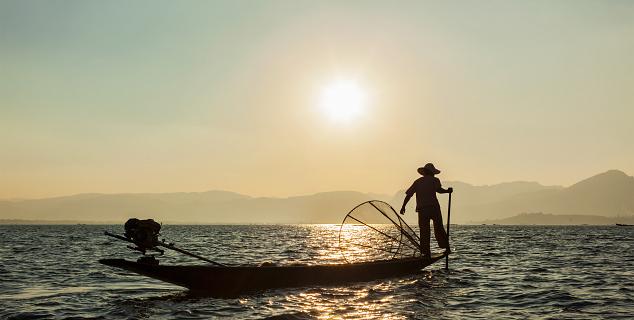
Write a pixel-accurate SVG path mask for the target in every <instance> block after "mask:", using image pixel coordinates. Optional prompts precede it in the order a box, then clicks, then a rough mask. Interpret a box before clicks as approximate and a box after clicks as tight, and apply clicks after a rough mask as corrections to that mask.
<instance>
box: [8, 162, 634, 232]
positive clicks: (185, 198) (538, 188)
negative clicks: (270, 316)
mask: <svg viewBox="0 0 634 320" xmlns="http://www.w3.org/2000/svg"><path fill="white" fill-rule="evenodd" d="M443 184H444V186H446V187H449V186H452V187H454V190H455V193H454V195H453V207H452V222H455V223H468V222H472V223H473V222H478V221H484V220H495V219H505V218H511V217H513V216H516V215H520V214H522V213H527V212H543V213H545V214H555V215H594V216H604V217H617V216H629V215H633V214H634V177H630V176H628V175H626V174H625V173H623V172H621V171H617V170H610V171H607V172H604V173H601V174H598V175H595V176H593V177H590V178H588V179H585V180H583V181H580V182H578V183H576V184H574V185H572V186H570V187H567V188H564V187H559V186H543V185H541V184H539V183H536V182H521V181H518V182H508V183H501V184H496V185H490V186H475V185H471V184H467V183H464V182H458V181H455V182H443ZM403 197H404V191H399V192H397V193H396V194H394V195H391V196H390V195H379V194H371V193H361V192H355V191H333V192H323V193H317V194H312V195H305V196H296V197H288V198H263V197H251V196H248V195H242V194H238V193H234V192H227V191H208V192H177V193H138V194H80V195H73V196H66V197H56V198H48V199H35V200H5V201H0V219H4V220H7V219H19V220H40V221H59V220H66V221H82V222H112V221H121V222H123V221H125V220H126V219H128V218H129V217H139V218H149V217H151V218H154V219H156V220H158V221H171V222H175V223H339V222H341V220H342V218H343V217H344V215H345V214H346V213H348V211H349V210H350V209H352V208H353V207H354V206H356V205H357V204H359V203H361V202H363V201H367V200H372V199H378V200H384V201H388V202H389V203H391V204H392V206H393V207H394V208H395V209H396V210H398V209H399V207H400V204H401V203H402V201H403ZM439 199H440V203H441V206H443V208H444V207H445V206H446V203H447V195H439ZM414 203H415V201H414V200H412V201H411V202H410V205H409V206H408V214H407V219H408V221H410V222H413V223H415V220H416V215H415V214H414V211H413V209H414ZM443 213H445V214H446V208H445V209H443ZM534 218H538V217H534Z"/></svg>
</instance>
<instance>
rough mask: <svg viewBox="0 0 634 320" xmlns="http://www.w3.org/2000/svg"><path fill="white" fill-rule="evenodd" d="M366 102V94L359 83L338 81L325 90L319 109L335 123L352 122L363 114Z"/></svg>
mask: <svg viewBox="0 0 634 320" xmlns="http://www.w3.org/2000/svg"><path fill="white" fill-rule="evenodd" d="M366 100H367V97H366V93H365V91H364V90H363V89H362V88H361V86H359V84H358V83H356V82H355V81H351V80H337V81H334V82H332V83H330V84H328V85H327V86H326V87H325V88H324V89H323V91H322V92H321V96H320V101H319V107H320V108H321V110H322V111H323V112H324V113H325V114H326V115H327V116H328V117H329V118H330V119H332V120H333V121H336V122H350V121H353V120H355V119H357V118H358V117H359V116H361V115H362V114H363V112H364V111H365V108H366V102H367V101H366Z"/></svg>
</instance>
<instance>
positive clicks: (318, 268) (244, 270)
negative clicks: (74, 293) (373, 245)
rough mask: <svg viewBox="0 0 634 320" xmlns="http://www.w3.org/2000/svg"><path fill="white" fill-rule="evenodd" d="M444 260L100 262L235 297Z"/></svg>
mask: <svg viewBox="0 0 634 320" xmlns="http://www.w3.org/2000/svg"><path fill="white" fill-rule="evenodd" d="M443 257H445V255H444V254H435V255H433V256H432V258H431V259H430V260H423V259H420V258H405V259H394V260H382V261H372V262H363V263H349V264H326V265H289V266H261V267H253V266H251V267H250V266H236V267H218V266H211V265H209V266H201V265H198V266H195V265H192V266H183V265H151V264H145V263H139V262H134V261H128V260H124V259H102V260H99V262H100V263H102V264H105V265H108V266H111V267H116V268H121V269H125V270H128V271H131V272H134V273H137V274H140V275H143V276H147V277H150V278H154V279H158V280H161V281H165V282H169V283H172V284H175V285H178V286H182V287H185V288H188V289H190V290H191V291H193V292H199V293H205V294H210V295H217V296H235V295H239V294H242V293H247V292H254V291H261V290H266V289H275V288H288V287H304V286H319V285H335V284H342V283H347V282H355V281H370V280H375V279H382V278H388V277H395V276H401V275H406V274H412V273H415V272H417V271H420V270H421V269H423V268H425V267H427V266H428V265H430V264H432V263H434V262H436V261H438V260H440V259H442V258H443Z"/></svg>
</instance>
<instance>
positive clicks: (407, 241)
mask: <svg viewBox="0 0 634 320" xmlns="http://www.w3.org/2000/svg"><path fill="white" fill-rule="evenodd" d="M381 219H383V220H381ZM370 220H371V221H372V224H370V223H369V221H370ZM448 220H449V219H448ZM366 221H368V222H366ZM160 229H161V225H160V224H158V223H156V222H154V220H151V219H148V220H138V219H130V220H128V222H126V224H125V234H124V235H123V236H122V235H117V234H113V233H110V232H105V234H106V235H107V236H110V237H113V238H116V239H118V240H122V241H125V242H128V243H132V244H133V245H134V246H128V248H130V249H133V250H136V251H140V252H142V253H143V256H142V257H141V258H139V259H138V260H137V261H129V260H125V259H101V260H99V262H100V263H102V264H104V265H107V266H111V267H115V268H120V269H124V270H127V271H131V272H133V273H136V274H139V275H143V276H147V277H150V278H154V279H157V280H161V281H165V282H168V283H172V284H175V285H178V286H181V287H185V288H187V289H189V290H191V291H193V292H196V293H205V294H209V295H214V296H236V295H239V294H242V293H247V292H254V291H260V290H266V289H275V288H288V287H304V286H320V285H334V284H342V283H348V282H355V281H370V280H376V279H382V278H388V277H395V276H401V275H406V274H412V273H415V272H418V271H420V270H421V269H423V268H425V267H427V266H429V265H431V264H432V263H434V262H436V261H438V260H441V259H442V258H445V259H447V254H434V255H432V256H431V257H426V258H422V257H421V256H420V239H419V237H418V234H417V233H416V232H414V230H412V228H410V227H409V225H407V223H406V222H405V221H404V220H403V219H402V218H401V217H400V216H399V215H398V214H397V213H396V211H395V210H394V209H393V208H392V207H391V206H390V205H389V204H387V203H385V202H381V201H376V200H372V201H367V202H364V203H362V204H360V205H358V206H356V207H355V208H353V209H352V210H351V211H350V212H349V213H348V214H347V215H346V216H345V218H344V220H343V223H342V224H341V226H340V230H339V249H340V251H341V253H342V256H343V258H344V260H345V262H346V263H342V264H325V265H279V266H278V265H263V266H227V265H224V264H221V263H218V262H215V261H212V260H210V259H207V258H205V257H202V256H199V255H197V254H194V253H191V252H189V251H186V250H183V249H180V248H177V247H175V246H174V244H171V243H165V242H164V241H159V240H158V235H159V230H160ZM368 233H372V235H373V236H372V237H368ZM367 239H375V241H377V242H378V243H374V244H373V245H371V244H368V243H367ZM376 239H382V240H376ZM162 248H164V249H170V250H174V251H177V252H180V253H183V254H186V255H189V256H192V257H195V258H197V259H200V260H203V261H205V262H208V263H210V264H211V265H159V261H158V260H157V259H156V258H155V257H156V255H148V254H147V251H154V252H158V253H159V254H160V255H162V254H163V253H164V250H162ZM447 261H448V260H446V262H447ZM446 266H447V265H446Z"/></svg>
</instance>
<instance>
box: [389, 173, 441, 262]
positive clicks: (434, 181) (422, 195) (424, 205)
mask: <svg viewBox="0 0 634 320" xmlns="http://www.w3.org/2000/svg"><path fill="white" fill-rule="evenodd" d="M418 173H420V174H421V175H423V176H422V177H420V178H418V179H416V181H414V183H413V184H412V186H411V187H409V189H407V191H405V200H403V207H402V208H401V214H402V215H404V214H405V205H407V202H408V201H409V199H410V198H411V197H412V196H413V195H414V193H415V194H416V212H418V226H419V227H420V245H421V248H420V251H421V254H422V255H423V256H426V257H431V250H430V248H429V238H430V234H429V220H432V221H434V235H435V237H436V241H437V242H438V246H439V247H441V248H444V249H445V251H446V252H447V253H449V243H448V239H447V233H446V232H445V228H444V227H443V223H442V214H441V212H440V204H439V203H438V198H436V192H438V193H452V192H453V188H448V189H443V187H442V185H441V183H440V179H438V178H436V177H435V175H437V174H439V173H440V170H438V169H436V168H435V167H434V165H433V164H432V163H428V164H426V165H425V166H424V167H421V168H418Z"/></svg>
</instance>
